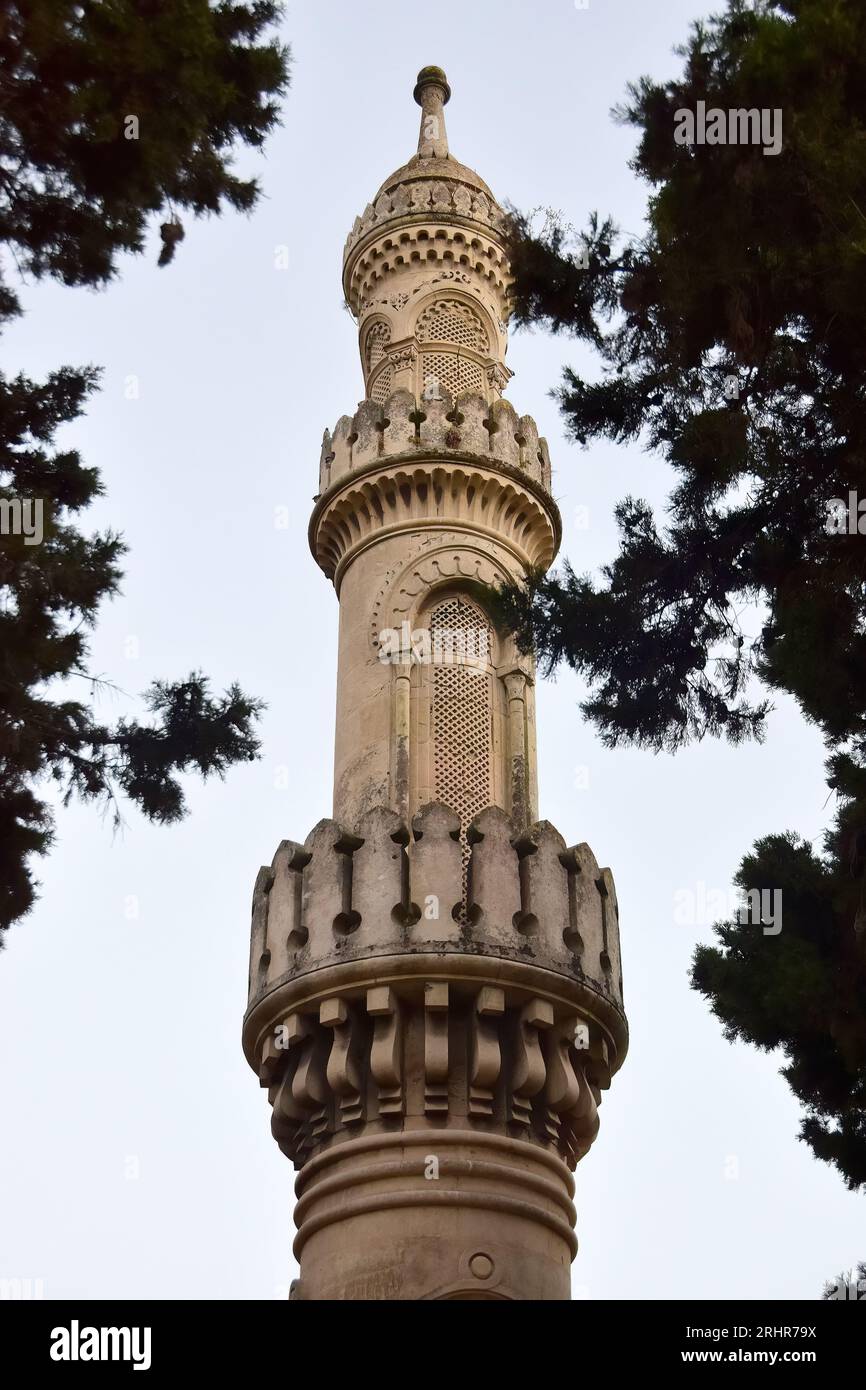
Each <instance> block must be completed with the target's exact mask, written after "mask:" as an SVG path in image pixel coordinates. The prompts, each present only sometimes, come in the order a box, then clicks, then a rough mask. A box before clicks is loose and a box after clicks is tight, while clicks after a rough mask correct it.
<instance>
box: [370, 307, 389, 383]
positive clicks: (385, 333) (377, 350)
mask: <svg viewBox="0 0 866 1390" xmlns="http://www.w3.org/2000/svg"><path fill="white" fill-rule="evenodd" d="M390 341H391V325H390V324H388V323H382V322H381V320H380V321H379V322H378V323H374V324H373V327H372V328H371V329H370V331H369V333H368V334H367V339H366V343H365V345H364V360H365V362H366V363H367V374H368V375H369V374H370V372H372V370H373V368H374V367H375V366H376V364H377V363H378V362H381V361H382V358H383V357H384V356H385V352H386V351H387V348H388V344H389V343H390Z"/></svg>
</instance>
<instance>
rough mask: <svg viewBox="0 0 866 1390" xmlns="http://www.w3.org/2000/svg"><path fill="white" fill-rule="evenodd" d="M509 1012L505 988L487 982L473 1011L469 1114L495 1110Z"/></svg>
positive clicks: (470, 1036) (470, 1047)
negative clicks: (501, 1040) (505, 1019)
mask: <svg viewBox="0 0 866 1390" xmlns="http://www.w3.org/2000/svg"><path fill="white" fill-rule="evenodd" d="M504 1013H505V991H504V990H503V989H499V988H497V987H496V986H494V985H485V987H484V988H483V989H482V990H481V991H480V992H479V994H478V998H477V999H476V1001H475V1008H474V1010H473V1013H472V1019H471V1022H470V1034H469V1114H470V1115H492V1114H493V1089H494V1087H495V1085H496V1082H497V1081H498V1080H499V1072H500V1068H501V1065H502V1054H501V1051H500V1046H499V1019H501V1018H502V1016H503V1014H504Z"/></svg>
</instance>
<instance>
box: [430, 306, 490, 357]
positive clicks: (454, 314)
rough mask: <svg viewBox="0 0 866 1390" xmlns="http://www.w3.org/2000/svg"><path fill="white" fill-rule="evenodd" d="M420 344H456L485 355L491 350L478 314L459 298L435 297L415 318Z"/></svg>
mask: <svg viewBox="0 0 866 1390" xmlns="http://www.w3.org/2000/svg"><path fill="white" fill-rule="evenodd" d="M415 336H416V338H417V339H418V342H419V343H456V344H458V345H459V346H460V347H467V348H473V349H474V350H475V352H480V353H481V354H482V355H485V356H486V354H487V353H488V352H489V351H490V342H489V339H488V337H487V330H486V329H485V327H484V324H483V323H482V321H481V317H480V315H479V314H477V313H476V312H475V310H474V309H473V308H472V307H471V306H470V305H469V304H463V303H461V301H460V300H459V299H438V300H437V301H436V303H435V304H431V305H429V307H428V308H426V309H425V310H424V312H423V313H422V314H421V316H420V318H419V319H418V323H417V325H416V328H415Z"/></svg>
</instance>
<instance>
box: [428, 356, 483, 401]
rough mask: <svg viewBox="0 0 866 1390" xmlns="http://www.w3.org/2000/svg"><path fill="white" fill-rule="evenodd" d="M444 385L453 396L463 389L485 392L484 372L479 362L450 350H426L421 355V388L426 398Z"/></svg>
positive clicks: (433, 394) (435, 393)
mask: <svg viewBox="0 0 866 1390" xmlns="http://www.w3.org/2000/svg"><path fill="white" fill-rule="evenodd" d="M442 387H444V388H445V390H446V391H450V392H451V395H452V396H459V395H460V393H461V392H462V391H476V392H478V393H479V394H483V390H484V373H483V372H482V370H481V368H480V366H479V365H478V363H477V362H471V361H470V360H469V358H468V357H457V356H455V355H454V354H453V353H450V352H425V353H423V354H422V356H421V389H422V394H423V395H424V396H425V397H426V399H428V400H429V399H430V397H431V396H433V397H435V396H436V395H437V394H438V390H441V388H442Z"/></svg>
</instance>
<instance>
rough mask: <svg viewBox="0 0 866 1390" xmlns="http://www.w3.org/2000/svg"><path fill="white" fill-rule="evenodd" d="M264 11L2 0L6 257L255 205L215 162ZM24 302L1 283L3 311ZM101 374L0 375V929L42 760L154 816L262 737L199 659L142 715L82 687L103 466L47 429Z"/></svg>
mask: <svg viewBox="0 0 866 1390" xmlns="http://www.w3.org/2000/svg"><path fill="white" fill-rule="evenodd" d="M280 13H281V7H280V6H279V5H278V4H276V3H270V0H253V2H252V3H250V4H238V3H231V0H219V3H215V4H209V3H208V0H112V3H111V4H103V3H92V2H91V0H81V3H71V2H70V0H30V3H27V4H14V3H8V0H2V3H0V69H2V73H3V78H2V101H0V241H2V243H3V244H5V246H6V247H7V249H8V250H9V252H10V255H11V257H12V260H13V262H14V264H15V265H16V266H17V269H18V271H19V272H20V273H21V274H22V275H25V276H26V275H30V276H32V277H34V278H37V279H38V278H41V277H45V276H50V277H53V278H55V279H58V280H60V281H62V282H63V283H64V284H67V285H84V286H101V285H105V284H106V283H107V282H108V281H110V280H111V279H112V277H113V276H114V275H115V274H116V273H117V262H118V257H119V256H120V255H121V254H123V253H128V252H134V253H138V252H141V251H143V249H144V247H145V242H146V235H147V231H148V228H149V226H150V225H151V223H152V222H153V221H154V220H155V219H158V218H159V217H160V216H162V217H163V218H164V219H165V220H164V221H163V222H162V223H161V225H160V236H161V243H162V247H161V251H160V254H159V264H160V265H166V264H168V262H169V261H170V260H171V258H172V256H173V254H174V252H175V250H176V248H177V245H178V244H179V242H180V241H181V240H182V237H183V225H182V222H181V221H180V213H181V212H182V211H188V212H191V213H192V214H193V215H194V216H199V215H203V214H206V213H219V212H221V211H222V210H223V209H224V208H225V207H226V206H228V207H231V208H235V209H240V210H249V209H250V208H252V207H253V206H254V204H255V202H256V199H257V197H258V194H259V189H258V185H257V183H256V181H255V180H242V179H238V178H237V177H236V176H235V175H234V174H233V172H232V169H231V160H232V153H233V150H234V149H235V147H236V146H237V145H238V144H244V145H249V146H253V147H259V146H261V144H262V143H263V141H264V138H265V136H266V134H267V133H268V131H269V130H270V129H271V128H272V127H273V125H274V124H275V122H276V120H277V114H278V112H277V105H276V99H277V98H278V97H279V95H280V94H281V93H282V92H283V91H284V90H285V87H286V85H287V80H288V79H287V67H288V54H287V51H286V50H285V49H284V48H283V47H282V46H281V45H280V44H279V43H277V42H275V41H274V40H273V39H265V38H264V37H263V36H265V35H266V31H267V30H269V29H270V28H271V27H272V25H273V24H274V22H275V21H276V20H277V19H278V17H279V15H280ZM20 312H21V304H20V299H19V295H18V293H17V291H16V289H15V288H14V287H13V286H12V285H10V284H9V283H8V280H6V281H2V282H0V326H2V323H3V322H4V321H6V320H8V319H9V318H10V317H12V316H13V315H15V314H18V313H20ZM97 380H98V372H97V371H96V370H94V369H93V368H86V369H75V368H72V367H62V368H60V369H59V370H57V371H55V372H52V373H51V374H50V375H49V376H48V378H47V379H46V380H45V381H43V382H34V381H31V380H29V379H28V378H27V377H25V376H23V375H19V376H17V377H15V378H14V379H9V378H7V377H5V376H0V522H2V525H0V532H2V534H0V933H2V932H3V931H5V929H6V928H8V926H9V925H10V924H11V923H12V922H14V921H15V920H16V919H18V918H20V917H21V916H23V915H24V914H25V913H26V912H28V911H29V909H30V908H31V907H32V905H33V902H34V899H35V891H36V890H35V884H34V878H33V867H32V859H33V856H34V855H40V854H45V853H46V852H47V851H48V850H49V848H50V846H51V843H52V839H53V835H54V825H53V817H52V814H51V811H50V808H49V806H48V805H47V803H46V802H45V800H44V799H42V798H41V797H40V795H39V787H40V784H44V782H45V781H46V779H53V780H54V781H55V782H56V783H57V784H58V785H59V786H60V787H61V789H62V792H63V798H64V800H65V801H68V800H69V799H70V798H72V797H78V798H81V799H82V800H84V801H93V802H101V803H103V804H105V805H106V806H110V807H113V808H114V813H115V816H116V817H119V814H120V812H119V801H118V798H119V796H120V795H125V796H126V797H127V798H129V799H130V800H131V801H132V802H133V803H134V804H136V805H137V806H138V807H139V808H140V809H141V810H142V811H143V812H144V814H145V815H146V816H148V817H149V818H150V819H151V820H154V821H156V822H160V823H164V824H168V823H171V822H173V821H177V820H178V819H180V818H181V817H182V816H183V815H184V813H185V803H184V795H183V789H182V785H181V782H180V775H181V774H183V773H185V772H188V771H197V772H198V773H200V774H201V775H202V776H203V777H208V776H209V775H212V774H216V775H218V776H223V775H224V774H225V772H226V770H227V769H228V768H229V767H230V766H231V765H232V764H234V763H236V762H238V761H248V760H250V759H252V758H254V757H255V756H256V754H257V752H258V747H259V744H258V739H257V737H256V735H255V732H254V725H255V721H256V717H257V715H258V713H259V712H260V710H261V708H262V704H261V701H259V700H256V699H253V698H250V697H249V696H247V695H245V694H244V693H243V691H241V690H240V689H239V688H238V686H237V685H234V684H233V685H231V686H230V687H229V688H228V690H226V691H225V692H224V693H223V694H222V695H219V696H214V695H212V694H211V691H210V688H209V685H208V681H207V679H206V678H205V676H204V675H202V674H201V673H200V672H195V671H194V672H192V673H190V674H189V675H188V676H187V677H186V679H184V680H180V681H158V682H155V683H154V684H153V685H152V686H151V688H150V689H149V690H148V691H147V692H145V696H144V704H145V707H146V709H147V711H148V716H147V718H146V719H145V720H144V721H139V720H138V719H135V718H128V719H121V720H119V721H118V722H116V723H115V724H113V725H111V726H109V725H106V724H104V723H102V722H101V721H99V720H98V719H97V718H96V717H95V713H94V710H93V706H92V702H88V700H87V695H88V693H90V694H92V693H93V687H94V686H95V685H97V684H98V682H97V681H96V680H95V679H94V677H93V676H92V675H91V674H90V673H89V670H88V656H89V653H88V643H87V634H88V631H89V629H91V628H92V627H93V624H94V622H95V621H96V618H97V613H98V609H99V606H100V604H101V602H102V601H103V600H104V599H106V598H108V597H110V596H111V595H112V594H113V593H115V592H116V591H117V588H118V584H119V581H120V579H121V570H120V562H121V559H122V557H123V555H124V553H125V546H124V544H123V542H122V539H121V538H120V536H119V535H118V534H116V533H115V532H111V531H109V532H106V533H105V534H97V535H89V536H88V535H86V534H84V532H83V531H82V530H81V529H80V516H81V513H83V512H84V511H85V510H86V509H87V507H88V506H89V505H90V503H91V502H92V501H93V499H94V498H95V497H96V496H98V495H99V494H100V493H101V492H102V487H101V484H100V480H99V476H98V473H97V471H96V470H95V469H93V468H87V467H86V466H85V465H84V464H83V463H82V461H81V459H80V457H79V455H78V453H77V452H76V451H75V450H58V449H57V448H55V447H54V440H55V436H56V433H57V430H58V428H59V427H60V426H61V425H62V424H65V423H68V422H70V421H73V420H75V419H76V418H77V417H78V416H79V415H80V414H81V412H82V410H83V408H84V405H85V403H86V400H87V398H88V396H89V395H90V394H91V393H92V391H93V390H94V389H95V387H96V384H97ZM0 941H2V937H0Z"/></svg>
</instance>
